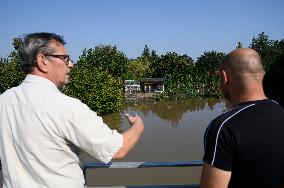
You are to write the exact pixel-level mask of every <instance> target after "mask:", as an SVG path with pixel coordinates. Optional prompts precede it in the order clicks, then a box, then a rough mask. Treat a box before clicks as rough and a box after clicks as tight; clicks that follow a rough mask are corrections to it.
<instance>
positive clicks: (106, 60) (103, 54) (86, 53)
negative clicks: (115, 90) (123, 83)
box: [79, 45, 128, 78]
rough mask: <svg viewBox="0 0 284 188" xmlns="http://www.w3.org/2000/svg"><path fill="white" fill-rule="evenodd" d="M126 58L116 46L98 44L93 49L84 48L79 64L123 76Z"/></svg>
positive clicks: (125, 69) (115, 75) (125, 68)
mask: <svg viewBox="0 0 284 188" xmlns="http://www.w3.org/2000/svg"><path fill="white" fill-rule="evenodd" d="M127 63H128V59H127V57H126V56H125V55H124V53H123V52H121V51H118V50H117V47H116V46H110V45H100V46H97V47H95V48H94V49H92V48H90V49H88V50H87V49H84V50H83V54H82V55H81V56H80V58H79V66H80V67H84V68H86V69H91V70H98V71H107V72H109V73H110V74H111V75H113V76H114V77H120V78H124V76H125V73H126V71H127Z"/></svg>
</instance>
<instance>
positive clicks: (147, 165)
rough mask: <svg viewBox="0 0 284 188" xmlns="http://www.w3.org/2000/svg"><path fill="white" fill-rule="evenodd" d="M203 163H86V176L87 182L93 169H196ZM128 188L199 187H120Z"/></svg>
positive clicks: (191, 187)
mask: <svg viewBox="0 0 284 188" xmlns="http://www.w3.org/2000/svg"><path fill="white" fill-rule="evenodd" d="M202 165H203V162H202V161H200V160H196V161H183V162H111V163H107V164H104V163H84V168H83V172H84V176H85V180H86V182H87V179H86V178H87V176H86V173H87V169H92V168H124V169H125V168H157V167H195V166H202ZM119 187H127V188H143V187H147V188H169V187H188V188H198V185H194V184H192V185H147V186H144V185H143V186H129V185H126V186H119Z"/></svg>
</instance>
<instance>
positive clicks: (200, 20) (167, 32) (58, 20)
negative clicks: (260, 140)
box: [0, 0, 284, 60]
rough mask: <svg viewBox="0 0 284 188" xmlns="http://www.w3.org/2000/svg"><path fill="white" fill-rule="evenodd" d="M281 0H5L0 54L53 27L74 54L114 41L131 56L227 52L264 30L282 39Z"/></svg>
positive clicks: (1, 11)
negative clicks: (18, 40)
mask: <svg viewBox="0 0 284 188" xmlns="http://www.w3.org/2000/svg"><path fill="white" fill-rule="evenodd" d="M283 11H284V1H283V0H44V1H43V0H1V1H0V57H7V55H8V54H9V53H10V52H11V51H12V50H13V45H12V39H13V38H14V37H17V36H23V35H24V34H27V33H32V32H54V33H56V34H59V35H62V36H63V37H64V39H65V40H66V42H67V44H66V47H67V49H68V51H69V53H70V55H71V57H72V58H73V59H74V60H78V58H79V56H80V55H81V54H82V51H83V49H84V48H93V47H95V46H98V45H100V44H103V45H116V46H117V47H118V50H119V51H122V52H124V54H125V55H126V56H127V57H128V58H136V57H138V56H140V55H141V53H142V51H143V48H144V46H145V44H146V45H148V47H149V48H150V49H151V50H155V51H156V52H157V54H158V55H162V54H165V53H166V52H177V53H178V54H180V55H183V54H187V55H189V56H190V57H192V58H194V59H196V58H197V57H198V56H200V55H202V54H203V53H204V52H205V51H211V50H215V51H218V52H224V53H227V52H229V51H231V50H232V49H234V48H235V47H236V45H237V43H238V41H240V42H242V43H243V45H244V46H248V45H249V44H250V42H251V39H252V38H253V37H254V36H255V37H257V35H258V34H259V33H261V32H265V33H266V34H267V35H268V36H269V37H270V39H272V40H281V39H284V12H283Z"/></svg>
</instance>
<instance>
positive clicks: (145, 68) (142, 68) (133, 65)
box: [126, 57, 151, 80]
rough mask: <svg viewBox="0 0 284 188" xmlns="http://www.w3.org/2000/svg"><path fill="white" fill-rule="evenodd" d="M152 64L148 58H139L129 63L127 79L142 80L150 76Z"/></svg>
mask: <svg viewBox="0 0 284 188" xmlns="http://www.w3.org/2000/svg"><path fill="white" fill-rule="evenodd" d="M150 74H151V70H150V62H149V61H148V59H147V58H144V57H143V58H138V59H135V60H130V61H129V62H128V70H127V74H126V75H127V76H126V78H127V79H132V80H141V79H142V78H146V77H148V76H150Z"/></svg>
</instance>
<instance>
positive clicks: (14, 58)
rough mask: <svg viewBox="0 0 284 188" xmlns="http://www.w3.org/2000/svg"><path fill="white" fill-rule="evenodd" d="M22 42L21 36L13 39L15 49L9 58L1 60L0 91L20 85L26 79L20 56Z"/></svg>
mask: <svg viewBox="0 0 284 188" xmlns="http://www.w3.org/2000/svg"><path fill="white" fill-rule="evenodd" d="M20 44H21V39H20V38H14V39H13V45H14V50H13V51H12V52H11V53H10V54H9V58H7V59H2V58H1V61H0V93H3V92H4V91H6V90H7V89H10V88H12V87H15V86H18V85H19V84H20V83H21V82H22V80H23V79H24V73H23V72H22V69H21V64H20V60H19V56H18V49H19V46H20Z"/></svg>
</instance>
